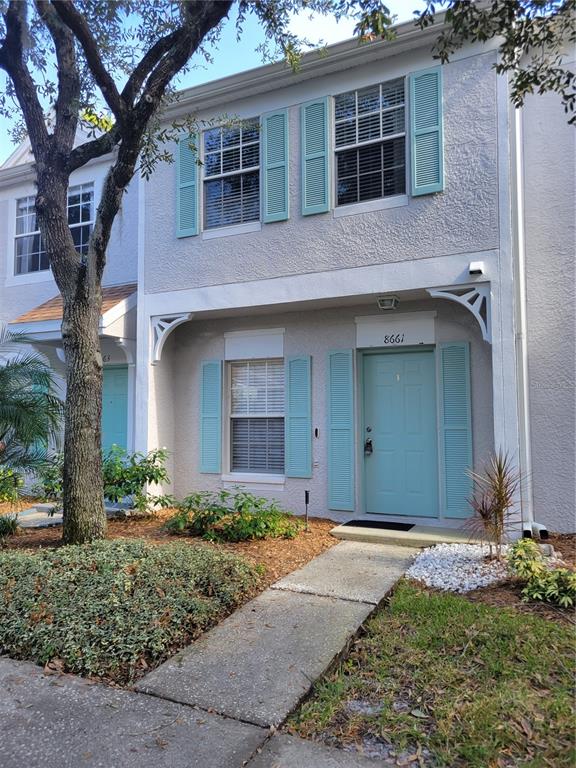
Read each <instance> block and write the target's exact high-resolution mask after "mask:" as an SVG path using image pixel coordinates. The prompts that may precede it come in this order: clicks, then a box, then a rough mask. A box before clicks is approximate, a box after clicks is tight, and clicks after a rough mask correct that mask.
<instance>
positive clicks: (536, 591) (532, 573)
mask: <svg viewBox="0 0 576 768" xmlns="http://www.w3.org/2000/svg"><path fill="white" fill-rule="evenodd" d="M508 565H509V567H510V570H511V571H512V573H513V574H514V575H515V576H517V577H518V578H519V579H521V580H522V581H524V582H525V586H524V588H523V589H522V595H523V597H524V599H525V600H537V601H542V602H546V603H555V604H556V605H559V606H561V607H562V608H571V607H573V606H574V605H576V573H575V572H574V571H572V570H570V569H569V568H550V567H549V566H548V565H547V564H546V560H545V558H544V557H543V555H542V553H541V552H540V549H539V548H538V545H537V544H536V542H535V541H533V540H532V539H520V540H519V541H517V542H516V543H515V544H513V545H512V546H511V547H510V550H509V552H508Z"/></svg>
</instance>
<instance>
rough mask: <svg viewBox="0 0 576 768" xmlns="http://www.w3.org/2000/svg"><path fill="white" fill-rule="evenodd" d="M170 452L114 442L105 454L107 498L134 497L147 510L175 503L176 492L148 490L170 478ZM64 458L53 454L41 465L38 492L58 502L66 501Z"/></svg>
mask: <svg viewBox="0 0 576 768" xmlns="http://www.w3.org/2000/svg"><path fill="white" fill-rule="evenodd" d="M167 457H168V452H167V451H166V450H164V449H163V448H159V449H157V450H154V451H150V452H149V453H132V454H129V453H127V452H126V451H125V450H124V448H120V446H118V445H113V446H112V448H111V449H110V451H108V453H106V454H105V455H104V456H103V458H102V474H103V478H104V498H105V499H107V500H108V501H111V502H112V503H113V504H117V503H118V502H121V501H123V500H124V499H130V502H131V504H132V506H133V507H134V508H135V509H137V510H138V511H139V512H140V513H142V514H146V513H149V512H151V511H153V509H154V508H155V507H169V506H172V505H173V504H174V499H173V498H172V496H167V495H162V496H155V495H153V494H151V493H147V492H146V490H145V489H146V486H147V485H148V484H152V485H153V484H157V483H164V482H169V481H170V478H169V477H168V472H167V470H166V459H167ZM63 469H64V460H63V456H62V455H61V454H57V455H55V456H53V457H52V458H51V459H50V461H47V462H45V463H44V464H43V466H42V467H41V468H40V469H39V471H38V473H37V476H38V484H37V486H36V487H35V492H36V493H37V494H38V495H39V496H40V497H41V498H43V499H45V500H46V501H53V502H54V503H55V504H56V505H60V504H61V503H62V491H63V482H62V474H63Z"/></svg>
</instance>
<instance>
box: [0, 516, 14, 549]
mask: <svg viewBox="0 0 576 768" xmlns="http://www.w3.org/2000/svg"><path fill="white" fill-rule="evenodd" d="M17 530H18V515H17V514H8V515H0V544H1V543H2V542H3V541H4V539H5V538H6V537H7V536H13V535H14V534H15V533H16V531H17Z"/></svg>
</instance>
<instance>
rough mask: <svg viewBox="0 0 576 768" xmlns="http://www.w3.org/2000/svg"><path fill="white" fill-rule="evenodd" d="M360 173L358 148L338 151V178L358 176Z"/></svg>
mask: <svg viewBox="0 0 576 768" xmlns="http://www.w3.org/2000/svg"><path fill="white" fill-rule="evenodd" d="M357 173H358V150H357V149H348V150H346V151H345V152H339V153H338V178H342V177H345V176H356V174H357Z"/></svg>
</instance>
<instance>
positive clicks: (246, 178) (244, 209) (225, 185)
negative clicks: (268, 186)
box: [204, 119, 260, 229]
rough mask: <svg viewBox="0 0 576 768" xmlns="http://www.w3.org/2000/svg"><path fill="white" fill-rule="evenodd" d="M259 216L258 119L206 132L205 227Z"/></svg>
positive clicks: (219, 225)
mask: <svg viewBox="0 0 576 768" xmlns="http://www.w3.org/2000/svg"><path fill="white" fill-rule="evenodd" d="M259 218H260V130H259V124H258V120H257V119H253V120H247V121H245V122H244V123H243V124H242V126H232V127H221V128H211V129H210V130H207V131H205V132H204V229H214V228H215V227H227V226H230V225H232V224H243V223H244V222H247V221H258V219H259Z"/></svg>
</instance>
